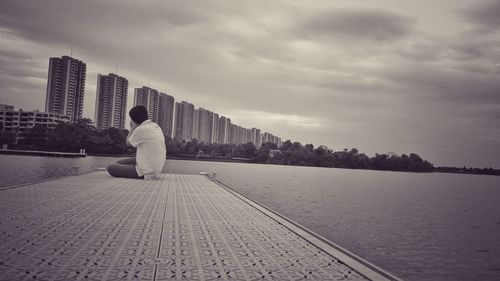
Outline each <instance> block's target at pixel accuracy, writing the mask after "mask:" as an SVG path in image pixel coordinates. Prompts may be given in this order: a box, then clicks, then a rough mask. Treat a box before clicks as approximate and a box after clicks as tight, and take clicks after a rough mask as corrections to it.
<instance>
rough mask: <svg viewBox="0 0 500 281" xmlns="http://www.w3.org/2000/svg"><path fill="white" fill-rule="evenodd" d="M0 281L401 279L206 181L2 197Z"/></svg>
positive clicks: (31, 188) (114, 182) (41, 188)
mask: <svg viewBox="0 0 500 281" xmlns="http://www.w3.org/2000/svg"><path fill="white" fill-rule="evenodd" d="M0 252H1V255H0V280H398V279H397V278H396V277H394V276H393V275H391V274H390V273H388V272H386V271H384V270H382V269H380V268H378V267H377V266H375V265H373V264H371V263H369V262H367V261H364V260H363V259H361V258H359V257H357V256H355V255H354V254H352V253H350V252H348V251H347V250H345V249H342V248H341V247H339V246H337V245H335V244H333V243H331V242H330V241H327V240H326V239H324V238H322V237H320V236H318V235H316V234H314V233H313V232H311V231H309V230H307V229H305V228H303V227H301V226H300V225H298V224H296V223H294V222H292V221H290V220H288V219H287V218H285V217H283V216H281V215H279V214H277V213H275V212H273V211H272V210H270V209H268V208H266V207H264V206H262V205H260V204H258V203H256V202H254V201H252V200H250V199H249V198H246V197H245V196H243V195H242V194H239V193H238V192H236V191H234V190H233V189H231V188H229V187H227V186H225V185H224V184H223V183H220V182H218V181H217V180H215V179H213V178H210V177H208V176H206V175H180V174H162V176H161V179H160V180H151V181H148V180H135V179H122V178H113V177H110V176H109V175H108V174H107V173H106V172H102V171H101V172H94V173H89V174H84V175H78V176H72V177H66V178H60V179H56V180H52V181H46V182H40V183H35V184H28V185H21V186H14V187H9V188H2V189H1V190H0Z"/></svg>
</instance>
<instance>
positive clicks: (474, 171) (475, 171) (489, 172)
mask: <svg viewBox="0 0 500 281" xmlns="http://www.w3.org/2000/svg"><path fill="white" fill-rule="evenodd" d="M1 154H5V155H19V156H42V157H68V158H81V157H86V156H93V157H113V158H123V157H135V154H103V153H75V152H57V151H33V150H16V149H0V155H1ZM166 159H168V160H187V161H209V162H228V163H246V164H265V165H280V166H297V167H312V168H336V169H348V170H366V171H385V172H406V173H419V174H420V173H444V174H460V175H483V176H500V170H499V169H493V168H489V169H486V168H484V169H479V168H465V169H464V168H458V167H436V168H434V170H433V171H429V172H416V171H400V170H377V169H356V168H347V167H322V166H309V165H285V164H278V163H258V162H256V161H255V160H254V159H249V158H219V157H207V156H197V155H167V157H166Z"/></svg>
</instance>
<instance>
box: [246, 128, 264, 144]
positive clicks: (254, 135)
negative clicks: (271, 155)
mask: <svg viewBox="0 0 500 281" xmlns="http://www.w3.org/2000/svg"><path fill="white" fill-rule="evenodd" d="M249 141H250V142H252V143H253V144H254V145H255V147H257V148H260V147H261V145H262V139H261V136H260V129H257V128H252V129H251V133H250V140H249Z"/></svg>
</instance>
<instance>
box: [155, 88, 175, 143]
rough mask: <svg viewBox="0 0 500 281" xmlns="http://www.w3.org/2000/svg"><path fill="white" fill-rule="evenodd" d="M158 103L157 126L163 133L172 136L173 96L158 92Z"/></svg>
mask: <svg viewBox="0 0 500 281" xmlns="http://www.w3.org/2000/svg"><path fill="white" fill-rule="evenodd" d="M159 102H160V104H159V105H158V116H157V122H158V126H160V128H161V129H162V131H163V134H164V135H165V136H167V137H169V138H172V134H173V131H174V130H173V129H174V97H172V96H170V95H167V94H164V93H160V101H159Z"/></svg>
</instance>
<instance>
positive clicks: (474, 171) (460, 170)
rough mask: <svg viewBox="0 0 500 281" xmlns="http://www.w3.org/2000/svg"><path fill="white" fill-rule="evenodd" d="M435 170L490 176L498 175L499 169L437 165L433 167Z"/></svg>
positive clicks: (499, 173)
mask: <svg viewBox="0 0 500 281" xmlns="http://www.w3.org/2000/svg"><path fill="white" fill-rule="evenodd" d="M435 171H436V172H440V173H454V174H474V175H492V176H500V170H498V169H493V168H492V167H489V168H482V169H481V168H472V167H470V168H467V167H463V168H456V167H437V168H436V169H435Z"/></svg>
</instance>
